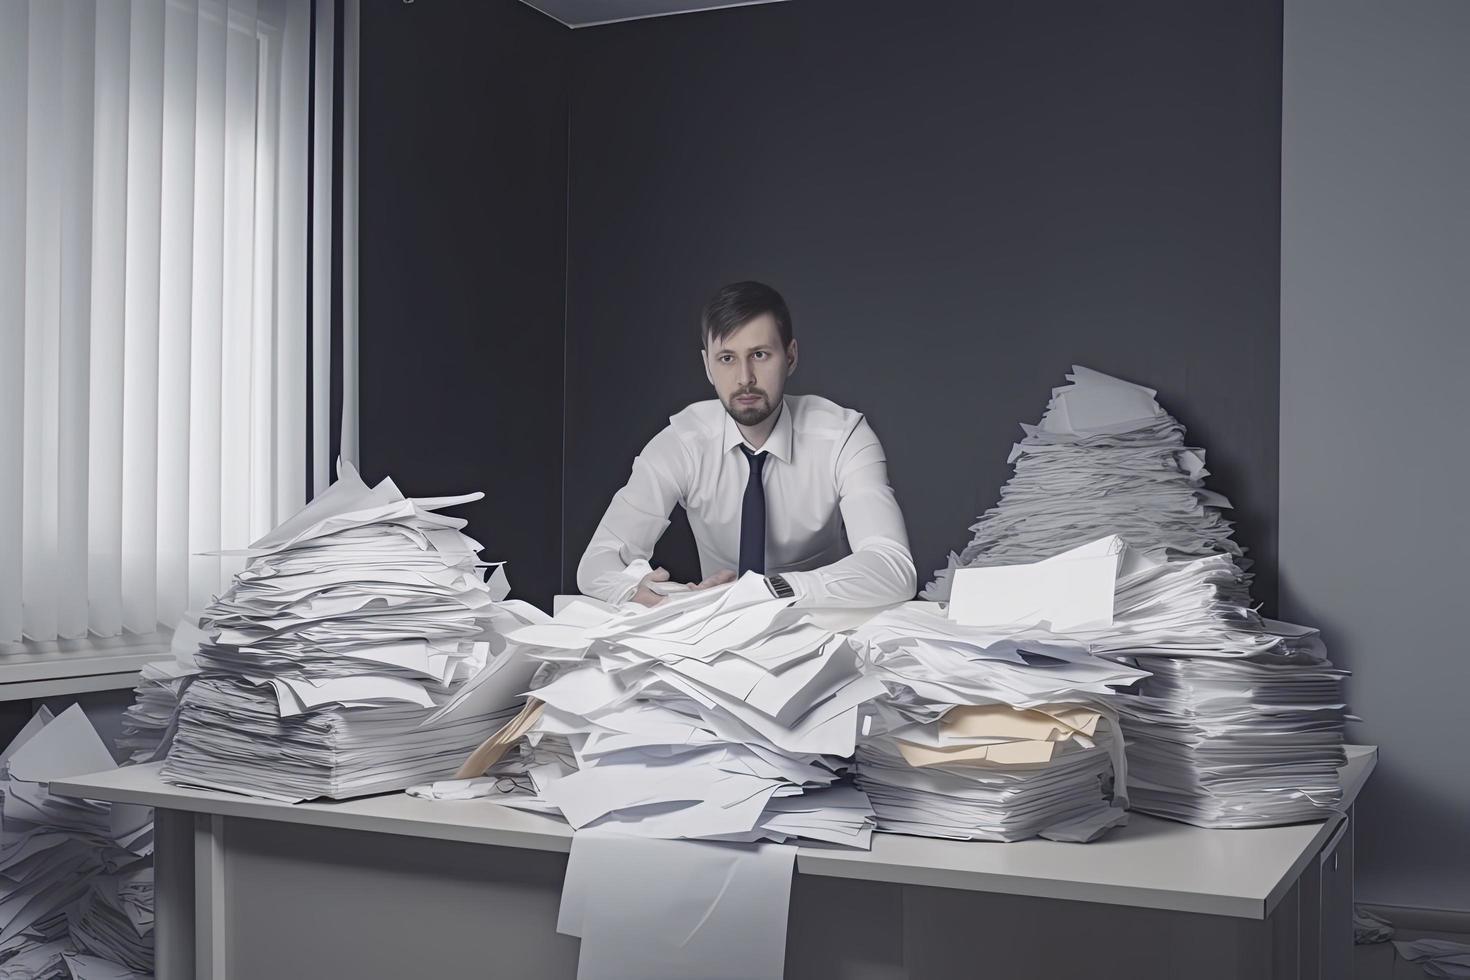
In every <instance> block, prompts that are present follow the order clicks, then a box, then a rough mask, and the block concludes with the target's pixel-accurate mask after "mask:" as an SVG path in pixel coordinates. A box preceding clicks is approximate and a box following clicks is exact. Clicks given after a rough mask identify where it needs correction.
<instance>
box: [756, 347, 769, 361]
mask: <svg viewBox="0 0 1470 980" xmlns="http://www.w3.org/2000/svg"><path fill="white" fill-rule="evenodd" d="M766 357H767V353H766V352H765V351H763V350H758V351H756V352H755V359H756V360H757V361H764V360H765V359H766Z"/></svg>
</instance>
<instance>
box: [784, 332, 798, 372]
mask: <svg viewBox="0 0 1470 980" xmlns="http://www.w3.org/2000/svg"><path fill="white" fill-rule="evenodd" d="M795 373H796V338H795V337H792V338H791V343H789V344H787V345H786V377H788V378H789V377H791V376H792V375H793V374H795Z"/></svg>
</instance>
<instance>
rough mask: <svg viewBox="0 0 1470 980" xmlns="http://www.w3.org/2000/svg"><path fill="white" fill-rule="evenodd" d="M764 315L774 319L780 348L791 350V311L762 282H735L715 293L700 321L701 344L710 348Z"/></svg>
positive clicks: (777, 295) (782, 300) (774, 292)
mask: <svg viewBox="0 0 1470 980" xmlns="http://www.w3.org/2000/svg"><path fill="white" fill-rule="evenodd" d="M762 313H769V314H771V316H772V317H773V318H774V319H775V321H776V330H777V332H779V333H780V334H781V346H782V347H783V348H785V347H788V346H790V344H791V311H790V310H788V309H787V308H786V301H785V300H784V299H782V298H781V294H780V293H778V292H776V291H775V290H774V289H772V288H771V287H770V286H767V285H766V284H765V283H763V282H732V283H730V285H728V286H724V287H722V288H721V289H720V291H719V292H717V293H715V294H714V296H713V297H711V298H710V301H709V302H708V303H706V304H705V305H704V314H703V315H702V316H701V317H700V324H699V340H700V343H701V344H702V345H704V346H705V347H706V348H711V347H713V346H714V345H715V344H716V343H718V342H719V341H722V340H724V339H725V338H726V337H728V336H730V335H731V334H732V333H734V332H735V331H736V330H739V329H740V328H741V327H743V326H745V324H747V323H749V322H750V321H751V320H754V319H755V318H756V317H758V316H760V315H761V314H762Z"/></svg>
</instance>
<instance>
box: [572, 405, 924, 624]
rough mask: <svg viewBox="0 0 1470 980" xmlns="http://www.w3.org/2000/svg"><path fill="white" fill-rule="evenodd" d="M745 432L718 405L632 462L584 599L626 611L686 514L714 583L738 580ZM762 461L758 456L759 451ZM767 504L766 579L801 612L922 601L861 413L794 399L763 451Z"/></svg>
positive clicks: (587, 572)
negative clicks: (675, 514) (724, 576)
mask: <svg viewBox="0 0 1470 980" xmlns="http://www.w3.org/2000/svg"><path fill="white" fill-rule="evenodd" d="M743 441H744V439H743V437H742V436H741V434H740V429H739V427H738V426H736V424H735V422H734V420H733V419H731V418H730V416H729V414H728V413H727V412H726V411H725V407H724V405H722V404H720V402H719V401H716V400H711V401H705V402H697V403H695V404H693V405H690V406H689V407H688V408H686V409H684V410H683V411H682V412H680V413H679V414H677V415H675V416H673V417H671V418H670V419H669V425H668V427H667V428H666V429H664V430H663V431H662V432H660V433H659V434H658V435H656V436H654V437H653V439H652V440H651V441H650V442H649V443H648V445H647V446H645V447H644V449H643V452H642V453H641V454H639V456H638V458H637V459H635V460H633V474H632V476H630V477H629V478H628V484H627V486H625V487H623V489H621V490H619V491H618V492H617V494H616V495H615V496H614V497H613V499H612V503H610V504H609V505H608V508H607V513H606V514H604V515H603V517H602V523H601V524H599V525H598V526H597V531H596V533H594V534H593V535H592V541H591V543H589V544H588V545H587V551H586V553H584V554H583V555H582V562H581V564H579V565H578V566H577V587H578V588H579V589H581V590H582V593H583V594H584V595H590V596H594V597H596V598H598V599H603V600H605V601H608V602H622V601H625V600H627V599H628V598H630V597H631V596H632V595H633V593H634V592H635V591H636V590H637V587H638V582H639V580H640V579H641V578H642V577H643V576H644V575H646V574H648V572H649V570H650V569H649V565H648V557H649V556H650V555H651V554H653V546H654V545H655V544H657V543H658V539H659V538H660V537H662V535H663V533H664V530H665V529H666V528H667V527H668V526H669V514H670V512H671V511H673V509H674V505H675V504H680V505H682V506H683V507H684V509H685V511H687V512H688V514H689V525H690V527H691V528H693V530H694V540H695V542H696V543H697V544H698V546H699V564H700V567H701V569H702V570H703V573H704V575H705V577H709V576H711V575H714V574H715V573H716V572H720V571H725V570H729V571H735V570H736V569H737V567H738V565H739V555H740V508H741V503H742V501H743V500H744V497H745V485H746V482H747V481H748V479H749V476H750V464H749V462H748V461H747V460H746V457H745V454H744V453H742V452H741V451H740V445H741V443H742V442H743ZM751 448H752V449H754V447H751ZM754 451H757V452H759V451H764V452H767V453H769V454H770V458H768V459H767V461H766V464H765V468H764V470H763V472H762V474H761V482H762V485H763V486H764V487H765V492H766V573H767V574H774V573H777V572H779V573H780V574H781V575H783V576H784V577H785V579H786V581H787V582H788V583H789V584H790V585H791V587H792V588H793V589H795V590H796V594H797V597H798V600H799V601H800V603H801V604H802V605H823V606H830V605H840V606H884V605H889V604H891V603H895V602H901V601H904V600H906V599H912V598H913V597H914V590H915V588H916V585H917V578H918V576H917V575H916V573H915V571H914V561H913V558H912V557H911V556H910V554H909V541H908V532H907V530H906V529H905V528H904V523H903V513H902V512H901V511H900V510H899V509H898V501H896V500H895V499H894V496H893V489H892V488H891V487H890V486H889V485H888V466H887V460H886V457H884V455H883V447H882V445H881V444H880V443H879V442H878V437H877V436H876V435H874V434H873V430H872V429H871V428H870V427H869V426H868V423H867V421H866V420H865V419H864V418H863V416H862V414H861V413H860V412H854V411H852V410H850V409H846V408H843V407H842V406H840V405H836V404H834V403H832V402H830V401H828V400H827V399H825V398H818V397H816V396H814V395H787V396H786V397H785V398H784V399H783V401H782V408H781V414H780V415H779V416H778V417H777V419H776V425H775V427H774V428H773V429H772V430H771V434H770V436H769V437H768V438H767V439H766V443H765V445H764V446H762V447H761V448H760V450H754Z"/></svg>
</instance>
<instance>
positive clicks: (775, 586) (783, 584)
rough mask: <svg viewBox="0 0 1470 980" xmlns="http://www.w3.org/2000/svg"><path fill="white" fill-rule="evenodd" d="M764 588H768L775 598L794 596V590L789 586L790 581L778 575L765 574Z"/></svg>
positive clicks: (792, 597) (791, 597)
mask: <svg viewBox="0 0 1470 980" xmlns="http://www.w3.org/2000/svg"><path fill="white" fill-rule="evenodd" d="M766 588H768V589H770V590H771V595H773V596H775V597H776V598H777V599H794V598H796V590H795V589H793V588H792V587H791V583H790V582H788V581H786V579H785V578H783V577H782V576H780V575H767V576H766Z"/></svg>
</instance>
